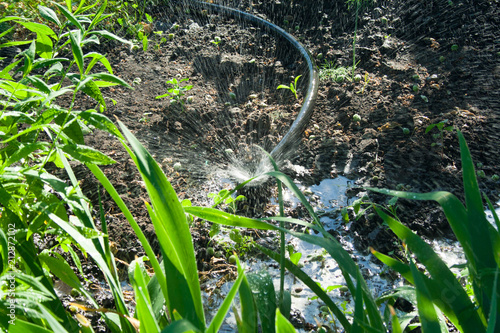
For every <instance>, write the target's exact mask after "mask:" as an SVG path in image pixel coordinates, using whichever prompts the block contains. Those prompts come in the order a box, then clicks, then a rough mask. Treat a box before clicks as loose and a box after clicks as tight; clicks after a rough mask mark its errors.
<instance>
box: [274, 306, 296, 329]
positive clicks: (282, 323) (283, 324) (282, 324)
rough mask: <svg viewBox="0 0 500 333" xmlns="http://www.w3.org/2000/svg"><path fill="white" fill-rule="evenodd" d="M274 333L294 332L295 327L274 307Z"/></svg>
mask: <svg viewBox="0 0 500 333" xmlns="http://www.w3.org/2000/svg"><path fill="white" fill-rule="evenodd" d="M275 321H276V333H295V332H296V331H295V327H293V325H292V323H290V322H289V321H288V320H287V319H286V318H285V317H284V316H283V315H282V314H281V312H280V310H279V309H276V319H275Z"/></svg>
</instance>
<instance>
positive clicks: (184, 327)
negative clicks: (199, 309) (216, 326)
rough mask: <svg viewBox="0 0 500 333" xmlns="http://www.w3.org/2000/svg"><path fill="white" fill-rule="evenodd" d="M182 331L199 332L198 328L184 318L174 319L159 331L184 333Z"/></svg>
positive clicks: (162, 332) (163, 332)
mask: <svg viewBox="0 0 500 333" xmlns="http://www.w3.org/2000/svg"><path fill="white" fill-rule="evenodd" d="M184 332H189V333H192V332H194V333H201V331H200V329H199V328H197V327H196V326H194V325H193V324H191V322H190V321H189V320H186V319H181V320H176V321H174V322H173V323H172V324H170V325H168V326H167V327H165V328H164V329H163V330H162V331H161V333H184Z"/></svg>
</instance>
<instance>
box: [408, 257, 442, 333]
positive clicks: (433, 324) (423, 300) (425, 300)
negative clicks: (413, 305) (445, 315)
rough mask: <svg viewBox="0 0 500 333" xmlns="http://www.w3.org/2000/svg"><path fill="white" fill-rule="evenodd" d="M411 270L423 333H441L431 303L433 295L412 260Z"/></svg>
mask: <svg viewBox="0 0 500 333" xmlns="http://www.w3.org/2000/svg"><path fill="white" fill-rule="evenodd" d="M410 269H411V273H412V275H413V279H414V280H415V289H416V291H417V305H418V314H419V316H420V317H419V319H420V323H421V324H422V332H423V333H441V328H440V326H439V322H438V317H437V314H436V310H435V309H434V304H433V303H432V301H431V299H432V295H431V294H430V293H429V290H428V289H427V286H426V284H425V282H424V280H423V276H422V275H421V274H420V272H419V271H418V269H417V267H416V266H415V264H414V263H413V260H412V259H411V258H410Z"/></svg>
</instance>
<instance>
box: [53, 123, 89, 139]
mask: <svg viewBox="0 0 500 333" xmlns="http://www.w3.org/2000/svg"><path fill="white" fill-rule="evenodd" d="M64 120H65V119H62V117H60V118H58V119H55V121H56V123H58V124H59V125H63V124H62V121H64ZM63 132H64V134H66V135H67V136H68V137H69V138H70V139H71V140H72V141H73V142H74V143H76V144H83V143H84V142H85V141H84V139H83V131H82V126H81V124H80V123H79V122H78V118H76V117H75V118H73V119H71V120H70V121H68V122H67V123H66V124H64V127H63Z"/></svg>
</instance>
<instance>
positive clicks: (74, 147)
mask: <svg viewBox="0 0 500 333" xmlns="http://www.w3.org/2000/svg"><path fill="white" fill-rule="evenodd" d="M61 149H62V151H64V152H65V153H67V154H69V155H70V156H71V157H73V158H74V159H75V160H77V161H80V162H83V163H95V164H97V165H108V164H113V163H116V162H115V161H114V160H113V159H112V158H110V157H108V156H106V155H104V154H103V153H101V152H100V151H98V150H96V149H94V148H91V147H88V146H84V145H79V144H66V145H64V146H62V147H61Z"/></svg>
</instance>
